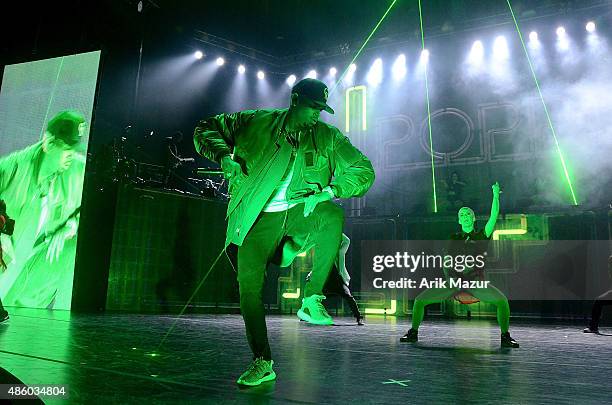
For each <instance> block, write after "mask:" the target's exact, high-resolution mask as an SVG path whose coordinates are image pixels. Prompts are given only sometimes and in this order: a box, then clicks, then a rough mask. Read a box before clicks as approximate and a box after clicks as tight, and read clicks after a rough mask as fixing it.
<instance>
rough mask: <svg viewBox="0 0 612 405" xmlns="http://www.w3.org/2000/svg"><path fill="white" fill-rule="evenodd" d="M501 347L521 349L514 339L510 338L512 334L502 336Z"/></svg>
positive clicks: (507, 333)
mask: <svg viewBox="0 0 612 405" xmlns="http://www.w3.org/2000/svg"><path fill="white" fill-rule="evenodd" d="M501 347H513V348H517V347H519V344H518V342H517V341H516V340H514V339H512V337H511V336H510V332H506V333H502V335H501Z"/></svg>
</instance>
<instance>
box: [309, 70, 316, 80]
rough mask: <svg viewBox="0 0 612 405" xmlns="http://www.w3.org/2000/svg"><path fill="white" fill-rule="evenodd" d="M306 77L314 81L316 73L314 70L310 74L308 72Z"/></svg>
mask: <svg viewBox="0 0 612 405" xmlns="http://www.w3.org/2000/svg"><path fill="white" fill-rule="evenodd" d="M306 77H309V78H311V79H316V78H317V71H316V70H314V69H313V70H311V71H310V72H308V74H307V75H306Z"/></svg>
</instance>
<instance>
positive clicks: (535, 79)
mask: <svg viewBox="0 0 612 405" xmlns="http://www.w3.org/2000/svg"><path fill="white" fill-rule="evenodd" d="M506 3H508V8H509V9H510V14H512V20H513V21H514V25H515V26H516V32H517V33H518V36H519V39H520V40H521V45H522V46H523V51H525V56H526V57H527V62H528V63H529V69H530V70H531V75H532V76H533V81H534V82H535V84H536V88H537V89H538V94H539V95H540V100H541V101H542V106H544V113H545V114H546V119H547V120H548V126H549V127H550V132H551V133H552V136H553V138H554V139H555V146H556V148H557V153H558V154H559V159H560V160H561V166H563V172H564V173H565V180H566V181H567V184H568V186H569V189H570V193H571V194H572V200H573V202H574V205H578V200H577V199H576V194H575V193H574V187H573V186H572V181H571V180H570V176H569V173H568V171H567V166H566V165H565V158H564V157H563V153H562V152H561V147H560V146H559V140H558V139H557V132H556V131H555V127H554V126H553V123H552V120H551V118H550V114H549V113H548V107H547V106H546V101H544V95H543V94H542V89H541V88H540V83H539V81H538V77H537V76H536V73H535V69H534V68H533V63H531V58H530V57H529V52H528V51H527V47H526V46H525V41H524V40H523V34H522V33H521V29H520V27H519V24H518V21H517V20H516V16H515V15H514V10H513V9H512V4H510V0H506Z"/></svg>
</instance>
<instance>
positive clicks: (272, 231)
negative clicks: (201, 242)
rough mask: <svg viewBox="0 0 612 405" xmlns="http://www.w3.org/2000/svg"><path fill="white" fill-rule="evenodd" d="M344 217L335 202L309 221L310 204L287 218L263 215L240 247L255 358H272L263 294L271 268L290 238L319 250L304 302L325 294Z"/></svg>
mask: <svg viewBox="0 0 612 405" xmlns="http://www.w3.org/2000/svg"><path fill="white" fill-rule="evenodd" d="M343 225H344V212H343V211H342V209H341V208H340V207H338V206H337V205H336V204H334V203H333V202H331V201H326V202H322V203H320V204H318V205H317V207H316V208H315V210H314V211H313V212H312V213H311V214H310V215H309V216H308V217H306V218H304V204H303V203H302V204H298V205H296V206H295V207H293V208H291V209H290V210H287V211H283V212H262V213H261V214H260V215H259V218H257V221H256V222H255V224H254V225H253V227H252V228H251V230H250V231H249V233H248V235H247V236H246V238H245V240H244V242H243V243H242V246H239V247H238V285H239V286H240V311H241V312H242V318H243V319H244V325H245V327H246V334H247V339H248V341H249V345H250V346H251V350H252V351H253V356H254V358H257V357H263V358H264V359H266V360H270V359H271V358H272V354H271V352H270V345H269V343H268V331H267V328H266V320H265V311H264V305H263V299H262V292H263V286H264V280H265V273H266V269H267V267H268V264H269V263H270V261H271V260H272V258H273V257H274V256H275V253H276V251H277V249H278V247H279V246H280V245H281V243H282V241H283V239H285V238H295V239H296V240H300V241H303V240H307V241H308V243H309V244H311V243H312V244H313V249H314V257H313V269H312V278H311V280H310V281H309V282H308V283H307V284H306V288H305V291H304V297H310V296H311V295H313V294H323V286H324V285H325V281H326V280H327V276H328V275H329V271H330V270H331V268H332V266H333V264H334V261H335V259H336V256H337V255H338V249H339V248H340V242H341V240H342V227H343Z"/></svg>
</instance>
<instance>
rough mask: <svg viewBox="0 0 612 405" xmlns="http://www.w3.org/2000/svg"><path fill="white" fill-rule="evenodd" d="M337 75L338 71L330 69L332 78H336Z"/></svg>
mask: <svg viewBox="0 0 612 405" xmlns="http://www.w3.org/2000/svg"><path fill="white" fill-rule="evenodd" d="M336 73H338V71H337V70H336V68H335V67H333V68H331V69H329V75H330V76H336Z"/></svg>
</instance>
